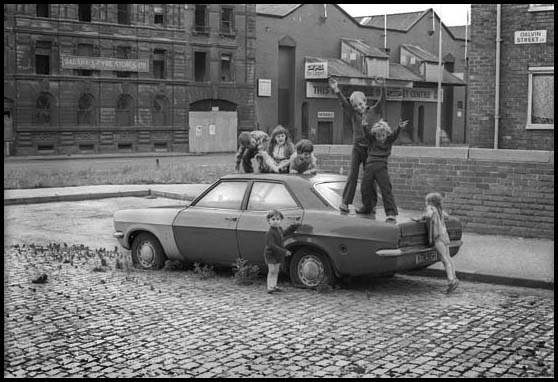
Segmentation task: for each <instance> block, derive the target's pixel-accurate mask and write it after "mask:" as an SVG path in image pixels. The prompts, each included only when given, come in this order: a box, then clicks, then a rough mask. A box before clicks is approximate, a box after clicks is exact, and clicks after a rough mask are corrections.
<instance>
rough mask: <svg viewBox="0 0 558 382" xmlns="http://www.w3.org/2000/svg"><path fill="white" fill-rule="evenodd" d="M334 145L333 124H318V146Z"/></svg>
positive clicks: (326, 122) (329, 122)
mask: <svg viewBox="0 0 558 382" xmlns="http://www.w3.org/2000/svg"><path fill="white" fill-rule="evenodd" d="M332 143H333V122H331V121H319V122H318V144H319V145H331V144H332Z"/></svg>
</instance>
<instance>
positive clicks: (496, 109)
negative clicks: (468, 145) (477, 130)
mask: <svg viewBox="0 0 558 382" xmlns="http://www.w3.org/2000/svg"><path fill="white" fill-rule="evenodd" d="M501 18H502V5H501V4H496V84H495V86H496V89H495V95H494V149H497V148H498V128H499V122H500V114H499V111H500V42H501V41H502V39H501V38H500V28H501Z"/></svg>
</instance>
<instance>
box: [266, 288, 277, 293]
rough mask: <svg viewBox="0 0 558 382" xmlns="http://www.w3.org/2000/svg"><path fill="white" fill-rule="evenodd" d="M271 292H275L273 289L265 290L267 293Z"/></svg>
mask: <svg viewBox="0 0 558 382" xmlns="http://www.w3.org/2000/svg"><path fill="white" fill-rule="evenodd" d="M273 292H275V289H268V290H267V293H269V294H271V293H273Z"/></svg>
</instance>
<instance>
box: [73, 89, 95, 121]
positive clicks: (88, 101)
mask: <svg viewBox="0 0 558 382" xmlns="http://www.w3.org/2000/svg"><path fill="white" fill-rule="evenodd" d="M77 123H78V125H94V124H95V99H94V98H93V96H92V95H91V94H83V95H82V96H81V97H79V101H78V113H77Z"/></svg>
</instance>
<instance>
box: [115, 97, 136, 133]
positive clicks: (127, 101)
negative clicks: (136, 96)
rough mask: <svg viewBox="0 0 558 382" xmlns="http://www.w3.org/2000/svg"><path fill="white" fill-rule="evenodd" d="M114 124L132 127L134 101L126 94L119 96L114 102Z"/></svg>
mask: <svg viewBox="0 0 558 382" xmlns="http://www.w3.org/2000/svg"><path fill="white" fill-rule="evenodd" d="M116 124H117V125H118V126H133V125H134V100H133V99H132V97H131V96H129V95H128V94H121V95H120V97H119V98H118V101H117V102H116Z"/></svg>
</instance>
